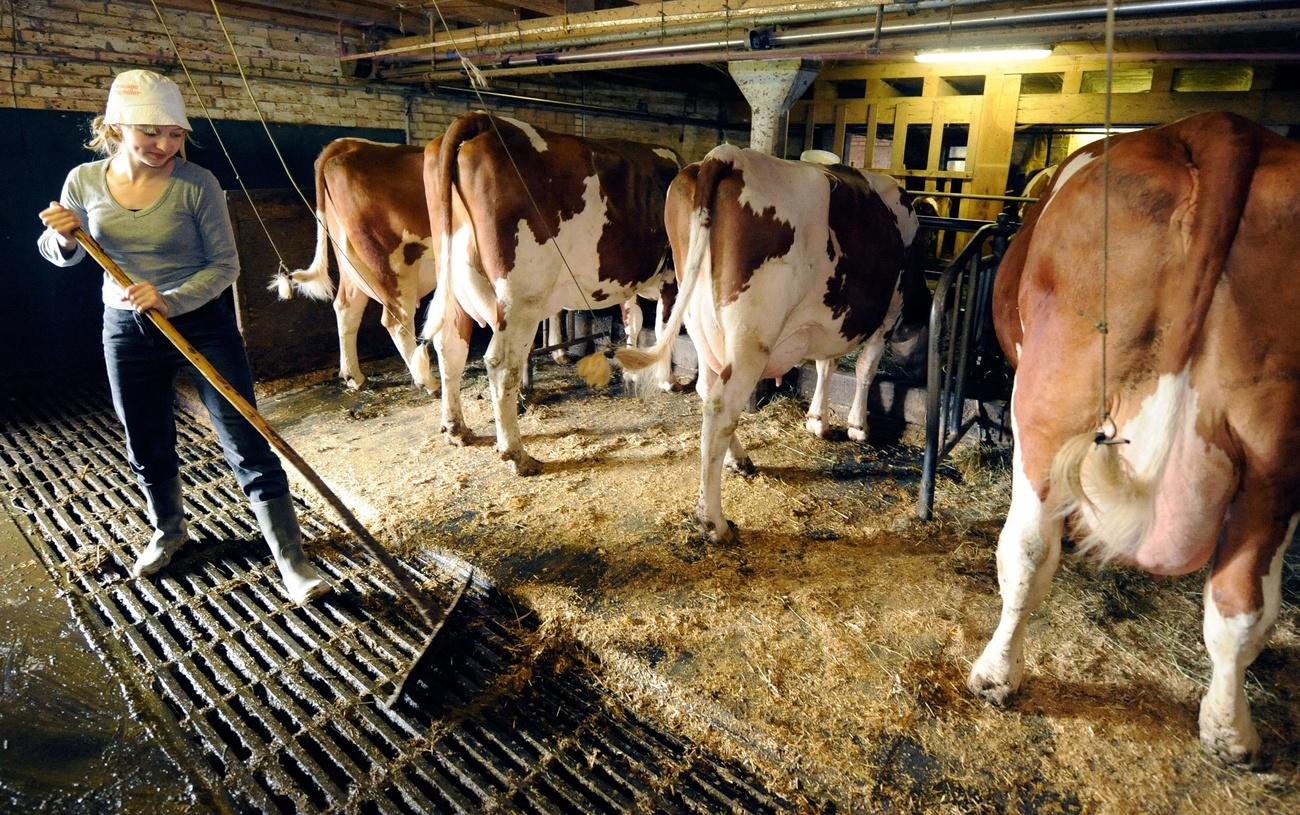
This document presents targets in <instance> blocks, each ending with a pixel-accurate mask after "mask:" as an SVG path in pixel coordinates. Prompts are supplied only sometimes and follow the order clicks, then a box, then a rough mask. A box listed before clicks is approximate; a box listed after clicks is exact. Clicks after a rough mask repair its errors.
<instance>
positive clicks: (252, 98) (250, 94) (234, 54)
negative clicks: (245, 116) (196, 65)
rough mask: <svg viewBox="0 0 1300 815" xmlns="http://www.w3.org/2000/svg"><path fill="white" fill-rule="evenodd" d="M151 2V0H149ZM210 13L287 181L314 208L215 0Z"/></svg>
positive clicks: (304, 202) (307, 205)
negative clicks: (291, 167) (256, 93)
mask: <svg viewBox="0 0 1300 815" xmlns="http://www.w3.org/2000/svg"><path fill="white" fill-rule="evenodd" d="M149 1H150V2H153V0H149ZM212 14H213V15H214V16H215V17H216V20H217V27H218V28H220V29H221V35H222V36H223V37H225V38H226V45H227V46H229V47H230V55H231V56H232V57H234V59H235V70H237V71H238V72H239V81H240V82H242V83H244V92H245V93H246V94H248V101H250V102H252V103H253V112H254V113H256V114H257V121H259V122H261V123H262V130H264V131H266V138H267V140H268V141H270V142H271V149H272V150H273V151H275V157H276V158H277V159H279V160H280V166H281V167H283V168H284V174H285V175H286V176H288V177H289V183H290V184H291V185H292V186H293V189H294V192H296V193H298V197H299V198H301V199H302V203H303V204H304V205H305V206H306V207H307V209H310V210H312V211H313V212H314V211H315V209H314V208H313V207H312V205H311V203H310V202H309V201H308V200H307V196H306V195H304V194H303V191H302V188H301V187H299V186H298V182H297V181H295V180H294V178H293V173H291V172H289V164H288V162H286V161H285V160H284V156H283V155H282V154H281V153H280V147H279V145H277V144H276V143H275V137H274V136H272V135H271V128H270V126H269V125H267V123H266V117H264V116H263V115H262V107H261V106H260V105H258V104H257V97H256V96H254V95H253V88H252V86H250V85H249V84H248V77H247V76H246V75H245V74H244V65H243V63H241V62H240V61H239V52H238V51H236V50H235V43H234V41H233V40H232V39H230V32H229V31H227V30H226V22H225V20H223V19H221V9H219V8H217V0H212Z"/></svg>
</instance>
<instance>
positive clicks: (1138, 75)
mask: <svg viewBox="0 0 1300 815" xmlns="http://www.w3.org/2000/svg"><path fill="white" fill-rule="evenodd" d="M1151 73H1152V71H1151V69H1150V68H1117V69H1115V72H1114V80H1113V82H1112V84H1111V89H1112V90H1113V91H1114V92H1115V93H1146V92H1147V91H1149V90H1151ZM1079 92H1080V93H1105V92H1106V72H1105V71H1104V70H1099V71H1084V72H1083V82H1082V83H1081V84H1080V87H1079Z"/></svg>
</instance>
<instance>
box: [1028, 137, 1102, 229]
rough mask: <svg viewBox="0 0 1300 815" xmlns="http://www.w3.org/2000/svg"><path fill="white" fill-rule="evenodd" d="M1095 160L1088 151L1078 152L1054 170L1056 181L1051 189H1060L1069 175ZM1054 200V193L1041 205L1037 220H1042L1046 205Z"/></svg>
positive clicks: (1049, 204)
mask: <svg viewBox="0 0 1300 815" xmlns="http://www.w3.org/2000/svg"><path fill="white" fill-rule="evenodd" d="M1096 160H1097V156H1095V155H1091V154H1089V153H1080V154H1078V155H1076V156H1075V157H1074V158H1072V159H1070V160H1069V161H1067V162H1066V163H1065V164H1062V165H1061V169H1059V170H1057V172H1056V183H1054V184H1053V185H1052V189H1053V190H1060V189H1062V188H1063V187H1064V186H1065V185H1066V183H1067V182H1069V180H1070V177H1071V176H1073V175H1074V174H1075V173H1077V172H1079V171H1080V170H1082V169H1083V168H1084V167H1087V166H1088V165H1089V164H1091V163H1093V162H1094V161H1096ZM1055 201H1056V196H1055V195H1053V196H1052V197H1051V198H1048V199H1047V203H1046V204H1044V205H1043V209H1042V211H1040V212H1039V213H1038V218H1039V220H1042V218H1043V216H1044V215H1046V214H1047V209H1048V207H1050V206H1051V205H1052V204H1053V202H1055Z"/></svg>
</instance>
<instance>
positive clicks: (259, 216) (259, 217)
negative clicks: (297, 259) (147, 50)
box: [149, 0, 289, 274]
mask: <svg viewBox="0 0 1300 815" xmlns="http://www.w3.org/2000/svg"><path fill="white" fill-rule="evenodd" d="M149 5H151V6H153V13H154V14H156V15H158V22H159V23H161V24H162V29H163V33H164V34H166V35H167V42H169V43H171V46H172V53H174V54H175V55H176V62H177V63H179V64H180V66H181V71H183V72H184V73H185V81H186V82H187V83H189V86H190V90H191V91H193V92H194V98H195V99H198V100H199V107H200V108H202V109H203V118H205V119H207V120H208V124H209V125H210V126H211V127H212V135H214V136H216V137H217V144H218V145H220V146H221V152H222V153H224V154H225V155H226V162H227V163H228V164H229V165H230V170H231V172H233V173H234V174H235V181H237V182H239V189H241V190H243V191H244V199H245V200H246V201H248V205H249V206H250V207H252V208H253V215H254V216H255V217H256V218H257V223H258V224H259V225H260V226H261V227H262V234H264V235H266V242H267V243H269V244H270V245H271V251H273V252H275V259H276V261H277V262H278V263H279V266H277V267H276V271H277V272H278V273H281V274H284V273H287V272H288V271H289V267H288V266H287V265H286V264H285V262H284V256H283V255H281V254H280V247H278V246H276V245H275V239H273V238H272V237H271V230H270V229H268V228H267V226H266V221H264V220H262V213H261V211H259V210H258V208H257V204H256V203H254V202H253V196H252V195H250V194H249V192H248V187H247V186H245V185H244V178H243V176H241V175H240V174H239V168H238V167H237V166H235V159H234V158H233V157H232V156H231V155H230V151H229V150H227V149H226V142H225V141H224V140H223V139H222V138H221V132H220V131H218V130H217V123H216V122H215V121H213V119H212V113H211V112H210V111H209V110H208V105H207V103H206V102H204V101H203V94H201V93H199V89H198V86H197V85H195V84H194V77H192V76H190V69H189V68H188V67H187V66H186V65H185V58H184V57H182V56H181V49H180V48H178V47H177V45H176V39H175V38H174V37H172V31H171V29H170V28H168V26H167V21H166V20H165V19H163V14H162V9H160V8H158V4H157V3H156V2H154V0H149Z"/></svg>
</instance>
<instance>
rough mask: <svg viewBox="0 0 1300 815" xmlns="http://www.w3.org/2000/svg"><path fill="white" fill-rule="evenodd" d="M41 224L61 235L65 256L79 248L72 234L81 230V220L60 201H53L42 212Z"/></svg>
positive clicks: (61, 244)
mask: <svg viewBox="0 0 1300 815" xmlns="http://www.w3.org/2000/svg"><path fill="white" fill-rule="evenodd" d="M41 223H43V224H45V225H46V226H47V227H49V228H50V229H53V230H54V231H55V232H58V233H59V248H60V249H62V250H63V251H64V253H65V254H66V253H68V252H71V251H72V250H73V249H76V248H77V241H76V240H75V239H73V237H72V233H73V232H75V231H76V230H78V229H80V228H81V220H80V219H79V218H77V214H76V213H75V212H73V211H72V210H70V209H68V208H67V207H65V206H63V205H62V204H60V203H59V202H58V201H51V202H50V205H49V206H48V207H46V208H45V209H43V210H41Z"/></svg>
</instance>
